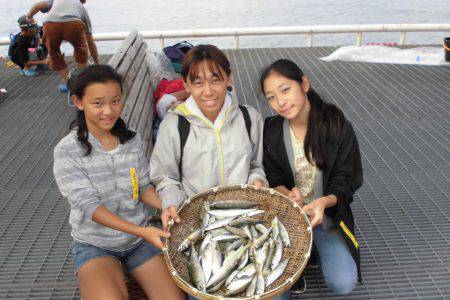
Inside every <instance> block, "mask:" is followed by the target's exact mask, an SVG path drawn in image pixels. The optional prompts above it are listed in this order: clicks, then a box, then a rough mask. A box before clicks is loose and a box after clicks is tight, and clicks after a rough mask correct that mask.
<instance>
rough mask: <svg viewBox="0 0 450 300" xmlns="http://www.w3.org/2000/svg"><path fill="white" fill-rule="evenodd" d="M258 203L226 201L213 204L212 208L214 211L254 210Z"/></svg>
mask: <svg viewBox="0 0 450 300" xmlns="http://www.w3.org/2000/svg"><path fill="white" fill-rule="evenodd" d="M257 205H258V203H256V202H251V201H245V200H225V201H220V202H214V203H212V204H211V208H214V209H232V208H238V209H239V208H241V209H244V208H252V207H255V206H257Z"/></svg>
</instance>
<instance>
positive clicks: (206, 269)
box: [178, 200, 290, 297]
mask: <svg viewBox="0 0 450 300" xmlns="http://www.w3.org/2000/svg"><path fill="white" fill-rule="evenodd" d="M256 206H257V203H255V202H250V201H241V200H225V201H220V202H216V203H212V204H210V203H209V202H207V201H205V202H204V203H203V206H202V209H201V212H200V219H201V221H202V226H201V227H200V228H197V229H196V230H195V231H193V232H192V233H191V234H190V235H189V236H188V237H187V238H186V239H185V240H184V241H183V242H182V243H181V244H180V246H179V247H178V251H181V252H183V253H185V254H186V255H188V256H189V264H188V271H189V277H190V279H191V283H192V285H193V286H195V287H196V288H197V289H198V290H200V291H202V292H207V293H210V294H214V293H216V292H218V291H219V290H221V289H222V290H223V291H224V293H225V295H226V296H232V295H237V294H240V293H242V292H244V291H245V296H246V297H251V296H254V295H258V294H262V293H264V291H265V290H266V287H268V286H269V285H270V284H272V283H273V282H274V281H275V280H276V279H277V278H278V277H280V276H281V275H282V274H283V272H284V270H285V269H286V267H287V265H288V263H289V258H286V259H284V260H283V250H284V247H290V239H289V234H288V232H287V230H286V228H285V227H284V225H283V224H282V223H281V222H280V220H278V218H277V217H275V218H274V219H273V220H272V221H271V222H270V224H264V223H268V222H265V221H262V220H259V219H257V218H255V216H257V215H259V214H261V213H263V212H264V210H260V209H258V208H257V207H256Z"/></svg>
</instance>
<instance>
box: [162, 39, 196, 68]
mask: <svg viewBox="0 0 450 300" xmlns="http://www.w3.org/2000/svg"><path fill="white" fill-rule="evenodd" d="M193 47H194V46H193V45H192V44H191V43H189V42H187V41H183V42H179V43H176V44H175V45H173V46H167V47H164V48H163V50H162V51H163V52H164V54H165V55H166V56H167V58H169V59H170V61H171V62H172V67H173V69H174V70H175V72H177V73H180V71H181V62H182V61H183V58H184V56H185V55H186V53H188V51H189V50H191V48H193Z"/></svg>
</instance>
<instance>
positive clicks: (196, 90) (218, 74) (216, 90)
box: [184, 60, 231, 122]
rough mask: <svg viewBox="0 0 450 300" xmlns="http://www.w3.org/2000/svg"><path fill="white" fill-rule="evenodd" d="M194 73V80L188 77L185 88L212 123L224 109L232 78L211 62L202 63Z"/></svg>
mask: <svg viewBox="0 0 450 300" xmlns="http://www.w3.org/2000/svg"><path fill="white" fill-rule="evenodd" d="M193 67H194V68H196V70H195V72H194V71H193V74H194V75H195V76H193V78H192V79H191V77H188V78H187V79H186V80H187V81H186V82H185V83H184V84H185V87H186V89H187V90H188V91H189V92H190V93H191V96H192V98H193V99H194V100H195V103H196V104H197V106H198V107H199V108H200V110H201V111H202V113H203V114H204V115H205V116H206V117H207V118H208V119H209V120H211V121H212V122H214V121H215V119H216V118H217V116H218V114H219V112H220V110H221V109H222V106H223V103H224V102H225V97H226V95H227V86H229V85H231V76H229V75H227V74H226V72H225V71H224V70H222V69H221V68H220V67H219V66H217V65H215V64H214V63H212V62H210V61H206V60H204V61H201V62H199V63H198V64H197V65H196V66H193Z"/></svg>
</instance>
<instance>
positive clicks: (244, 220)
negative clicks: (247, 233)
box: [228, 217, 263, 227]
mask: <svg viewBox="0 0 450 300" xmlns="http://www.w3.org/2000/svg"><path fill="white" fill-rule="evenodd" d="M261 223H263V221H261V220H258V219H254V218H250V217H238V218H237V219H235V220H233V221H231V222H230V224H228V225H230V226H234V227H239V226H244V225H255V224H261Z"/></svg>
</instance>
